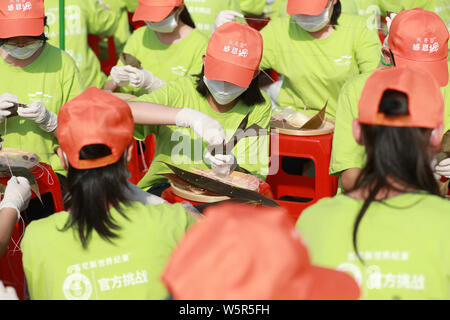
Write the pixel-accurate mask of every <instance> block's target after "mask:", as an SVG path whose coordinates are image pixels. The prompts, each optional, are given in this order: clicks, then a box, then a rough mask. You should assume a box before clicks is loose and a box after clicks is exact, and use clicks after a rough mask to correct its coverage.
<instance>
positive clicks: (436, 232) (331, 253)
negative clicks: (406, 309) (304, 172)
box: [296, 193, 450, 300]
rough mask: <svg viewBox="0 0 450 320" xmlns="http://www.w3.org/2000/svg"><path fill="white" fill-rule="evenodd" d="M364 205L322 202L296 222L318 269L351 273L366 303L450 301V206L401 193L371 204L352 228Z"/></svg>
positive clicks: (338, 200)
mask: <svg viewBox="0 0 450 320" xmlns="http://www.w3.org/2000/svg"><path fill="white" fill-rule="evenodd" d="M362 204H363V201H360V200H355V199H353V198H350V197H348V196H345V195H338V196H336V197H334V198H325V199H322V200H319V202H317V203H316V204H314V205H312V206H310V207H309V208H307V209H306V210H305V211H303V213H302V214H301V216H300V218H299V220H298V221H297V226H296V227H297V229H298V230H299V231H300V234H301V236H302V239H303V240H304V241H305V243H306V244H307V246H308V248H309V252H310V256H311V261H312V263H313V264H317V265H320V266H324V267H328V268H335V269H338V270H341V271H346V272H348V273H350V274H351V275H353V276H354V278H355V279H356V281H357V282H358V283H359V285H360V287H361V298H362V299H371V300H375V299H376V300H380V299H403V300H417V299H450V290H449V288H450V248H448V247H447V246H449V245H450V234H449V232H448V230H449V229H450V201H448V200H445V199H442V198H439V197H437V196H432V195H427V194H424V193H422V194H420V193H415V194H412V193H410V194H402V195H399V196H396V197H393V198H391V199H388V200H386V201H382V202H374V203H372V204H371V205H370V207H369V209H368V210H367V212H366V213H365V215H364V217H363V218H362V220H361V224H360V226H359V228H358V242H357V244H358V252H359V253H360V255H361V257H362V259H363V260H364V261H365V263H366V264H365V265H363V264H361V262H360V261H359V260H358V259H357V257H356V254H355V252H354V250H353V226H354V222H355V219H356V217H357V214H358V213H359V210H360V209H361V206H362Z"/></svg>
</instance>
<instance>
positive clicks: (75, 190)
mask: <svg viewBox="0 0 450 320" xmlns="http://www.w3.org/2000/svg"><path fill="white" fill-rule="evenodd" d="M110 154H111V150H110V149H109V148H108V147H107V146H106V145H103V144H95V145H89V146H85V147H83V148H82V149H81V151H80V159H96V158H101V157H104V156H107V155H110ZM125 155H126V153H125V152H124V155H123V156H122V158H121V159H119V161H117V162H116V163H113V164H110V165H108V166H105V167H100V168H95V169H75V168H74V167H72V166H71V165H70V164H69V170H68V173H67V187H68V190H69V194H70V197H69V199H68V200H67V201H66V203H65V207H66V209H67V210H68V211H69V212H70V215H69V219H68V220H67V222H66V224H65V225H64V227H63V229H62V230H60V231H66V230H68V229H69V228H74V229H75V228H76V230H77V232H78V236H79V238H80V241H81V244H82V246H83V248H84V249H86V248H87V246H88V243H89V239H90V235H91V233H92V230H95V231H96V232H97V233H98V234H99V236H100V237H101V238H102V239H104V240H107V241H109V242H112V239H113V238H117V237H118V235H117V234H116V233H115V232H114V231H116V230H120V226H119V225H117V224H116V223H115V221H114V219H113V218H112V217H111V215H110V213H109V211H110V209H111V208H114V209H116V210H117V211H118V212H119V213H120V214H121V215H122V216H123V217H125V218H126V216H125V214H124V213H123V212H122V211H121V209H120V204H121V203H122V204H128V203H129V202H130V199H129V198H128V196H127V194H126V191H127V188H128V184H127V182H128V169H127V163H126V159H125V157H126V156H125Z"/></svg>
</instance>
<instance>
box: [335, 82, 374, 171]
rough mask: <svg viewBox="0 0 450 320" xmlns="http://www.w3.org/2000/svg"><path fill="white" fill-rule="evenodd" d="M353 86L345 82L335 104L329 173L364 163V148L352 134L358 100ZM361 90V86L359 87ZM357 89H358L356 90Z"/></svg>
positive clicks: (359, 166) (360, 165) (356, 116)
mask: <svg viewBox="0 0 450 320" xmlns="http://www.w3.org/2000/svg"><path fill="white" fill-rule="evenodd" d="M352 90H354V88H352V87H351V86H349V84H348V83H347V84H346V85H344V87H343V88H342V90H341V93H340V95H339V99H338V103H337V106H336V121H335V125H334V135H333V147H332V151H331V162H330V169H329V172H330V174H334V175H337V174H340V173H341V172H342V171H344V170H347V169H350V168H362V167H363V166H364V163H365V152H364V148H363V147H362V146H361V145H359V144H358V143H357V142H356V140H355V138H354V136H353V120H354V119H356V118H358V100H359V94H360V92H359V93H358V92H356V94H355V93H354V92H353V91H352ZM361 90H362V88H361ZM356 91H358V90H356Z"/></svg>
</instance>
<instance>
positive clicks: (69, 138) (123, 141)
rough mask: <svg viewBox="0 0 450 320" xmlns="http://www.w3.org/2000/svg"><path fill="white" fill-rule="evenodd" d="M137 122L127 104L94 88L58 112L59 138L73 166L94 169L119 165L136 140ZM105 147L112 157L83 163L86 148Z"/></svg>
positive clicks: (88, 160)
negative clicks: (135, 124)
mask: <svg viewBox="0 0 450 320" xmlns="http://www.w3.org/2000/svg"><path fill="white" fill-rule="evenodd" d="M133 131H134V120H133V116H132V114H131V110H130V107H129V106H128V104H127V103H126V102H125V101H123V100H122V99H119V98H117V97H115V96H114V95H112V94H110V93H108V92H106V91H104V90H100V89H98V88H95V87H90V88H88V89H86V90H85V91H84V92H83V93H82V94H80V95H79V96H77V97H75V98H74V99H72V100H70V101H69V102H67V103H66V104H65V105H63V106H62V107H61V109H60V110H59V112H58V129H57V137H58V141H59V144H60V146H61V149H62V150H63V151H64V152H65V153H66V155H67V160H68V161H69V163H70V165H71V166H72V167H74V168H76V169H94V168H100V167H105V166H107V165H110V164H113V163H116V162H117V161H118V160H119V159H120V158H121V157H122V155H123V153H124V151H125V149H126V148H127V147H128V146H129V145H130V143H131V141H132V139H133ZM92 144H104V145H106V146H108V147H109V148H110V149H111V153H112V154H111V155H108V156H105V157H102V158H98V159H87V160H82V159H80V151H81V149H82V148H83V147H85V146H88V145H92Z"/></svg>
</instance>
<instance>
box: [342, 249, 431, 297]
mask: <svg viewBox="0 0 450 320" xmlns="http://www.w3.org/2000/svg"><path fill="white" fill-rule="evenodd" d="M359 254H360V256H361V258H362V259H363V260H364V262H366V264H367V267H366V268H364V269H361V267H359V266H358V265H356V261H357V260H358V258H357V256H356V254H355V253H354V252H353V251H352V252H349V253H348V257H347V262H344V263H341V264H339V265H338V266H337V268H336V269H337V270H340V271H344V272H348V273H349V274H351V275H352V276H353V277H354V278H355V280H356V282H357V283H358V284H359V285H360V286H362V287H364V288H365V289H367V290H383V289H403V290H414V291H423V290H425V284H426V277H425V275H424V274H421V273H410V272H407V271H402V272H390V271H389V270H384V269H382V266H383V264H384V263H383V261H386V262H388V263H389V264H390V263H392V262H398V263H399V265H402V264H403V263H405V262H408V261H409V259H410V256H411V254H410V252H409V251H390V250H384V251H364V252H360V253H359Z"/></svg>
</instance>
